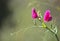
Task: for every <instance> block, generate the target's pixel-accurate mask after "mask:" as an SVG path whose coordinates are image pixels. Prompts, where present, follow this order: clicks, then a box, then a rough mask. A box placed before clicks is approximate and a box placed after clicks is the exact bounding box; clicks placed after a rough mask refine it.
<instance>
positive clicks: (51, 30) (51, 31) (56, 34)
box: [39, 20, 59, 41]
mask: <svg viewBox="0 0 60 41" xmlns="http://www.w3.org/2000/svg"><path fill="white" fill-rule="evenodd" d="M39 21H40V22H41V23H42V21H41V20H39ZM46 29H47V30H49V31H50V32H51V33H53V34H54V35H55V37H56V39H57V41H59V38H58V36H57V34H55V33H54V32H53V31H52V30H51V29H49V28H48V27H47V26H46Z"/></svg>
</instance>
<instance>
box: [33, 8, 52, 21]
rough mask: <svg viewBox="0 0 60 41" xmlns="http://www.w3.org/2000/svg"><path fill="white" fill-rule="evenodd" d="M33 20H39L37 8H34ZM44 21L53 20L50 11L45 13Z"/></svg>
mask: <svg viewBox="0 0 60 41" xmlns="http://www.w3.org/2000/svg"><path fill="white" fill-rule="evenodd" d="M32 18H33V19H36V18H39V16H38V14H37V12H36V9H35V8H32ZM43 20H44V22H49V21H51V20H52V16H51V12H50V10H49V9H48V10H46V11H45V12H44V18H43Z"/></svg>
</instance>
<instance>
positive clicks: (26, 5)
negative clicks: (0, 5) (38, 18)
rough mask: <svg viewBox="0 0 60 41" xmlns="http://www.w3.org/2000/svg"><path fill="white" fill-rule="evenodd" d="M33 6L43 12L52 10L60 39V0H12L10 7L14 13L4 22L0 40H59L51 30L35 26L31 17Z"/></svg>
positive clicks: (0, 31)
mask: <svg viewBox="0 0 60 41" xmlns="http://www.w3.org/2000/svg"><path fill="white" fill-rule="evenodd" d="M32 7H35V8H36V9H37V11H38V10H40V12H41V13H42V14H44V12H45V10H46V9H50V10H51V15H52V16H53V20H54V21H55V22H54V23H55V24H57V26H58V37H59V39H60V0H10V1H9V2H8V8H9V10H10V11H12V13H10V15H9V16H7V18H6V19H4V20H3V22H2V30H0V41H57V40H56V38H55V36H54V35H53V34H52V33H51V32H49V31H47V30H46V29H44V28H39V27H34V26H35V25H34V24H33V21H32V18H31V8H32ZM37 23H39V22H37ZM48 25H50V24H48Z"/></svg>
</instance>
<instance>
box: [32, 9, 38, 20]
mask: <svg viewBox="0 0 60 41" xmlns="http://www.w3.org/2000/svg"><path fill="white" fill-rule="evenodd" d="M32 18H33V19H36V18H38V14H37V12H36V9H35V8H32Z"/></svg>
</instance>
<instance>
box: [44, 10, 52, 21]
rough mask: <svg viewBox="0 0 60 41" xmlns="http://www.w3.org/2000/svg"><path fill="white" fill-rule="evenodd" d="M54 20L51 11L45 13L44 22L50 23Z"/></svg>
mask: <svg viewBox="0 0 60 41" xmlns="http://www.w3.org/2000/svg"><path fill="white" fill-rule="evenodd" d="M51 20H52V16H51V12H50V10H46V12H45V13H44V22H49V21H51Z"/></svg>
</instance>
